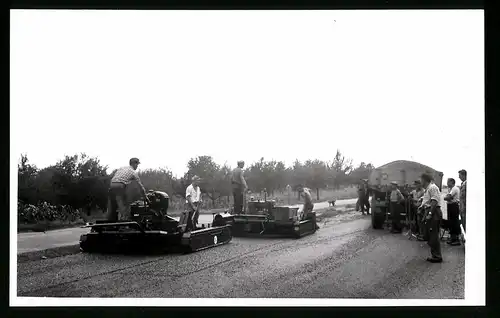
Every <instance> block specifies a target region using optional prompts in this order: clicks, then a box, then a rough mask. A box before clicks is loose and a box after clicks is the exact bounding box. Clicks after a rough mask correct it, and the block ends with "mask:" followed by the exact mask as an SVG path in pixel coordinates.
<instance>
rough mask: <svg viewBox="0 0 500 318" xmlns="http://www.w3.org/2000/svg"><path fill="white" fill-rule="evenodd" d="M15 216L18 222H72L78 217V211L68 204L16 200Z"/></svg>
mask: <svg viewBox="0 0 500 318" xmlns="http://www.w3.org/2000/svg"><path fill="white" fill-rule="evenodd" d="M17 218H18V222H19V223H24V224H34V223H39V222H43V221H55V220H58V221H66V222H74V221H76V220H78V219H79V218H80V212H79V211H78V210H76V209H74V208H72V207H71V206H69V205H57V206H54V205H51V204H49V203H47V202H39V203H38V204H37V205H33V204H25V203H23V202H22V201H18V204H17Z"/></svg>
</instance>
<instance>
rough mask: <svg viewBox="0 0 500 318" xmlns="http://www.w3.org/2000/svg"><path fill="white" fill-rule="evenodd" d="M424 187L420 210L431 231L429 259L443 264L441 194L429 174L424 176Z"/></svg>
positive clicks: (428, 242) (428, 243)
mask: <svg viewBox="0 0 500 318" xmlns="http://www.w3.org/2000/svg"><path fill="white" fill-rule="evenodd" d="M420 179H421V181H422V185H423V187H424V189H425V193H424V196H423V199H422V205H421V206H420V207H419V209H420V210H422V211H423V213H424V214H425V219H426V225H427V228H428V231H429V240H428V241H427V245H429V247H430V248H431V257H429V258H427V261H428V262H431V263H441V262H442V261H443V257H442V255H441V242H440V240H439V230H440V223H441V220H442V219H443V212H442V211H441V192H440V191H439V188H438V186H437V185H436V184H434V182H432V177H431V176H430V175H429V174H426V173H424V174H422V176H421V178H420Z"/></svg>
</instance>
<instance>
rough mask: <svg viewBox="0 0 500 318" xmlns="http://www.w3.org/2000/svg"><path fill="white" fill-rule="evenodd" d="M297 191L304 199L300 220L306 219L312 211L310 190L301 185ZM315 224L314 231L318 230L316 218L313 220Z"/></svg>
mask: <svg viewBox="0 0 500 318" xmlns="http://www.w3.org/2000/svg"><path fill="white" fill-rule="evenodd" d="M297 191H298V192H299V193H300V196H301V197H302V198H303V199H304V206H303V208H302V217H301V219H302V220H305V219H307V217H308V215H309V213H311V212H312V211H313V209H314V203H313V202H312V196H311V190H310V189H309V188H305V187H303V186H301V185H299V186H298V187H297ZM313 221H314V222H315V226H316V230H317V229H319V226H318V224H317V223H316V218H315V217H314V218H313Z"/></svg>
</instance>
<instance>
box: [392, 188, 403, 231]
mask: <svg viewBox="0 0 500 318" xmlns="http://www.w3.org/2000/svg"><path fill="white" fill-rule="evenodd" d="M391 188H392V190H391V197H390V211H391V218H392V228H391V233H401V232H402V231H403V229H402V228H401V208H402V207H401V202H403V200H404V199H405V198H404V197H403V194H402V193H401V191H399V189H398V183H397V182H395V181H393V182H391Z"/></svg>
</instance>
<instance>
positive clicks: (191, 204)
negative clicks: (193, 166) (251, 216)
mask: <svg viewBox="0 0 500 318" xmlns="http://www.w3.org/2000/svg"><path fill="white" fill-rule="evenodd" d="M199 184H200V178H199V177H198V176H194V177H193V179H192V180H191V184H190V185H189V186H188V187H187V188H186V210H187V211H188V212H189V213H188V218H189V219H190V220H191V225H192V229H193V230H195V229H196V225H197V224H198V217H199V216H200V208H201V190H200V186H199Z"/></svg>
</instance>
